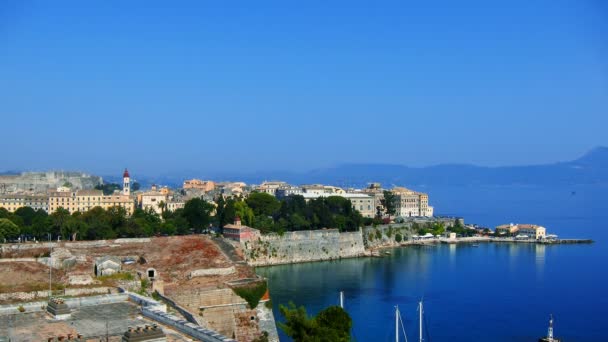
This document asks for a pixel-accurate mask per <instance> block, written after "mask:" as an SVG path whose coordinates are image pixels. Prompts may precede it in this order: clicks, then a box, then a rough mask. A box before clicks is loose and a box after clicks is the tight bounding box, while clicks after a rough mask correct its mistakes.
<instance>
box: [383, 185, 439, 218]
mask: <svg viewBox="0 0 608 342" xmlns="http://www.w3.org/2000/svg"><path fill="white" fill-rule="evenodd" d="M391 191H392V193H393V194H394V195H395V201H396V203H395V205H396V215H397V216H400V217H421V216H422V217H430V216H433V207H431V206H429V196H428V195H427V194H425V193H422V192H417V191H413V190H410V189H407V188H403V187H395V188H393V190H391Z"/></svg>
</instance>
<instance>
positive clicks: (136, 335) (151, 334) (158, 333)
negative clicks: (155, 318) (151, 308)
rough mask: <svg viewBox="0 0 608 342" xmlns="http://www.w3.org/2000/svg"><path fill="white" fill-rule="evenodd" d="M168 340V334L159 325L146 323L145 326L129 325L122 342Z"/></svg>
mask: <svg viewBox="0 0 608 342" xmlns="http://www.w3.org/2000/svg"><path fill="white" fill-rule="evenodd" d="M143 341H146V342H166V341H167V335H165V333H164V332H163V329H161V328H160V327H159V326H158V325H156V324H152V325H145V326H143V327H137V328H132V327H129V328H128V329H127V331H126V332H125V334H124V335H123V336H122V342H143Z"/></svg>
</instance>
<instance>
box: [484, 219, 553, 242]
mask: <svg viewBox="0 0 608 342" xmlns="http://www.w3.org/2000/svg"><path fill="white" fill-rule="evenodd" d="M495 230H496V233H498V234H504V235H509V236H511V235H518V236H527V237H529V238H531V239H536V240H544V239H545V238H546V237H547V229H546V228H545V227H543V226H539V225H536V224H513V223H510V224H503V225H500V226H497V227H496V228H495Z"/></svg>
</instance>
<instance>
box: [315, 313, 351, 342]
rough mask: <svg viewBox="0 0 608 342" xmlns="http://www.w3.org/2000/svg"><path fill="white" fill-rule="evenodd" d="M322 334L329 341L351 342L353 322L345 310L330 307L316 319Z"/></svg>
mask: <svg viewBox="0 0 608 342" xmlns="http://www.w3.org/2000/svg"><path fill="white" fill-rule="evenodd" d="M315 321H316V323H317V325H318V326H319V328H320V330H321V331H320V332H321V334H322V335H323V336H325V337H326V338H328V341H344V342H348V341H350V330H351V328H352V326H353V322H352V320H351V318H350V316H349V315H348V313H347V312H346V311H344V309H342V308H341V307H339V306H330V307H328V308H326V309H324V310H322V311H321V312H319V313H318V314H317V317H316V318H315Z"/></svg>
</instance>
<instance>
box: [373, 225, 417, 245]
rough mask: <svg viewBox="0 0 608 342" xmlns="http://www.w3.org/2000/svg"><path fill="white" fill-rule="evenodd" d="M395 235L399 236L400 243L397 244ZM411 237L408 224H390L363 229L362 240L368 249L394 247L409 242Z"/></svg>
mask: <svg viewBox="0 0 608 342" xmlns="http://www.w3.org/2000/svg"><path fill="white" fill-rule="evenodd" d="M397 234H399V235H401V241H400V242H397ZM411 237H412V232H411V230H410V228H409V224H390V225H382V226H378V227H365V228H363V239H364V240H365V246H366V248H368V249H374V248H380V247H396V246H399V245H400V244H402V243H404V242H406V241H408V240H411Z"/></svg>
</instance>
